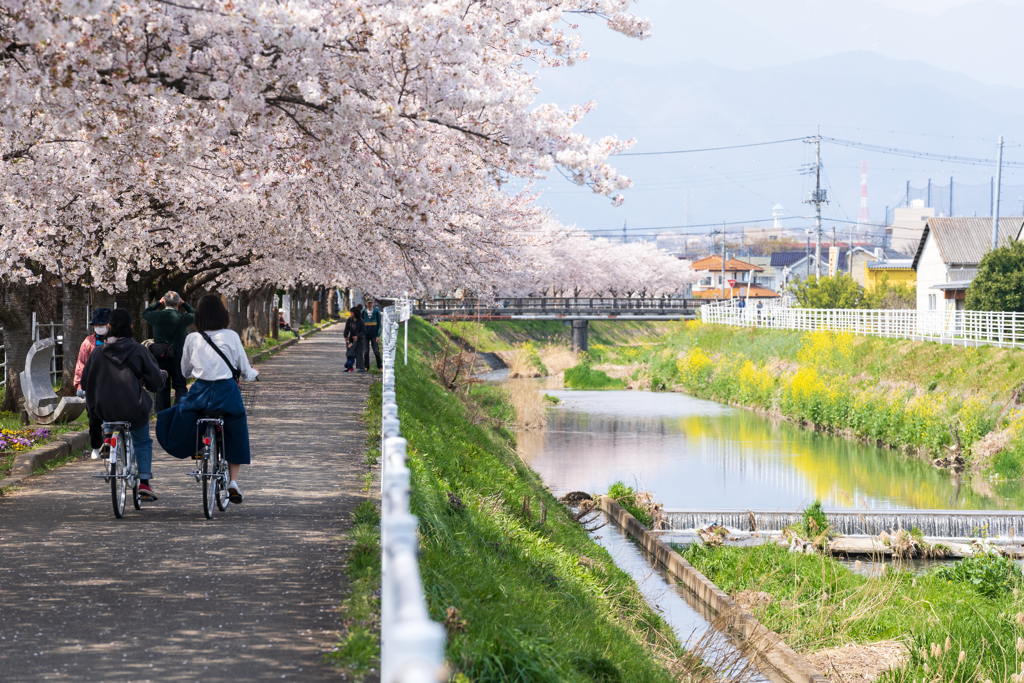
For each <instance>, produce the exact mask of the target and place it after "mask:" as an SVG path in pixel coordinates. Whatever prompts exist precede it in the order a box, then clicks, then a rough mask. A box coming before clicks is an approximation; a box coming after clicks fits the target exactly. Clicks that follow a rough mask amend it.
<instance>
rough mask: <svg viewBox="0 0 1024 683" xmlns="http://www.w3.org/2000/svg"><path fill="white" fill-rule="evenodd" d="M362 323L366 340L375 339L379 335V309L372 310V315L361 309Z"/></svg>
mask: <svg viewBox="0 0 1024 683" xmlns="http://www.w3.org/2000/svg"><path fill="white" fill-rule="evenodd" d="M363 322H364V323H365V324H366V338H367V339H376V338H377V335H379V334H380V309H379V308H374V309H373V313H370V309H368V308H365V309H363Z"/></svg>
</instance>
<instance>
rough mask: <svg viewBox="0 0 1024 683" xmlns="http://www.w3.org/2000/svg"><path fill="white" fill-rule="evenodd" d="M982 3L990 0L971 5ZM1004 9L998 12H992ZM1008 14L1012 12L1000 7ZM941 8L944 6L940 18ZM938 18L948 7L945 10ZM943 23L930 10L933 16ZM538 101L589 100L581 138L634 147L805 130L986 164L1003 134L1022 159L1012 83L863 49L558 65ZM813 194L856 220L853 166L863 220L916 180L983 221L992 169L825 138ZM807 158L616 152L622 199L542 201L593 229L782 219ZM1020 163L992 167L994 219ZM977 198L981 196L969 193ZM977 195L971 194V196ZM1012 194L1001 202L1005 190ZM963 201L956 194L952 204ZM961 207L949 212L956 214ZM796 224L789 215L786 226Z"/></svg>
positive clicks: (709, 143) (720, 142)
mask: <svg viewBox="0 0 1024 683" xmlns="http://www.w3.org/2000/svg"><path fill="white" fill-rule="evenodd" d="M979 4H982V5H993V4H997V3H979ZM1004 7H1005V6H1000V8H997V9H999V10H1000V11H1002V8H1004ZM1009 9H1013V8H1009ZM951 11H954V10H951ZM947 14H948V13H947ZM940 16H942V15H940ZM541 87H542V92H541V95H540V97H539V101H554V102H557V103H559V104H563V105H568V104H572V103H578V102H583V101H587V100H595V101H596V102H597V103H598V108H597V109H596V110H595V111H594V112H593V113H592V114H591V115H590V116H588V117H587V119H586V122H585V124H584V125H583V126H582V127H581V131H582V132H584V133H586V134H587V135H590V136H592V137H598V136H600V135H606V134H617V135H619V136H620V137H635V138H637V139H638V144H637V146H636V147H635V148H634V150H633V151H634V152H655V151H664V150H676V149H696V148H705V147H717V146H726V145H737V144H747V143H757V142H764V141H770V140H779V139H785V138H796V137H802V136H808V135H813V134H814V132H815V130H816V127H817V126H818V125H820V126H821V133H822V135H823V136H827V137H833V138H840V139H844V140H851V141H858V142H864V143H870V144H876V145H885V146H891V147H898V148H904V149H911V150H922V151H929V152H935V153H940V154H951V155H959V156H970V157H981V158H986V159H989V158H991V159H994V158H995V151H996V150H995V140H996V138H997V137H998V136H999V135H1004V136H1006V139H1007V141H1012V143H1013V144H1017V145H1018V146H1014V147H1011V146H1007V148H1006V152H1005V155H1004V159H1006V160H1016V161H1024V152H1022V150H1021V149H1020V147H1019V143H1020V142H1021V141H1024V89H1018V88H1011V87H1006V86H992V85H985V84H983V83H980V82H978V81H976V80H974V79H971V78H969V77H967V76H964V75H963V74H958V73H953V72H950V71H945V70H943V69H939V68H937V67H933V66H928V65H926V64H924V63H922V62H920V61H903V60H897V59H892V58H889V57H883V56H881V55H879V54H876V53H872V52H865V51H858V52H847V53H843V54H838V55H833V56H828V57H822V58H820V59H814V60H808V61H803V62H798V63H794V64H786V65H779V66H770V67H764V68H758V69H754V70H750V71H739V70H734V69H728V68H723V67H720V66H716V65H714V64H712V63H711V62H708V61H690V62H685V63H681V64H674V65H671V66H643V65H634V64H626V63H623V62H620V61H615V60H608V59H592V60H589V61H587V62H585V63H583V64H580V65H577V66H575V67H572V68H570V69H554V70H550V71H546V72H543V75H542V78H541ZM822 157H823V163H824V166H825V170H826V186H827V187H828V189H830V191H831V193H832V195H833V198H834V200H835V201H834V202H833V203H832V204H830V205H829V206H828V208H827V215H828V216H829V217H833V218H841V219H848V220H856V218H857V212H858V202H859V196H860V187H859V185H860V162H861V161H862V160H867V161H868V173H869V181H868V185H869V198H870V209H871V214H872V217H873V218H875V219H877V220H881V219H882V217H883V213H884V210H885V206H886V205H889V206H893V205H895V204H896V203H897V202H899V201H900V199H901V198H902V197H903V195H904V191H905V187H906V182H907V181H908V180H910V181H911V182H912V183H914V184H915V185H922V184H924V183H926V182H927V180H928V179H929V178H932V179H933V182H934V183H935V184H936V185H939V184H943V185H946V184H948V182H949V178H950V176H955V178H956V181H957V182H958V183H967V184H972V183H973V184H977V185H978V186H979V187H978V191H977V192H975V193H974V194H973V195H972V197H974V199H973V200H972V201H973V202H974V203H975V204H981V203H984V207H983V208H979V209H967V208H966V205H965V204H964V203H963V201H955V202H954V204H955V206H956V205H959V208H960V209H961V211H964V210H966V211H967V212H968V213H970V212H971V211H973V210H978V212H979V214H986V213H988V205H987V200H985V201H984V202H982V199H981V197H982V196H983V195H984V197H987V189H985V188H984V187H982V185H983V184H984V183H988V182H989V178H990V177H991V176H992V175H994V174H995V170H994V168H992V167H987V166H977V165H954V164H949V163H938V162H934V161H928V160H922V159H913V158H906V157H900V156H890V155H882V154H878V153H875V152H868V151H865V150H861V149H851V148H848V147H841V146H836V145H834V144H824V145H823V147H822ZM812 161H813V154H812V150H811V146H810V145H806V144H802V143H800V142H790V143H786V144H780V145H771V146H764V147H751V148H746V149H739V150H728V151H719V152H707V153H698V154H686V155H678V156H645V157H619V158H617V159H614V160H613V163H614V164H615V166H616V167H617V168H619V169H620V170H621V171H623V172H625V173H626V174H627V175H629V176H630V177H632V178H634V180H635V182H636V186H635V188H634V189H632V190H629V191H627V192H626V197H627V202H626V205H625V206H623V207H621V208H620V209H611V208H609V207H608V205H607V202H605V201H604V200H603V199H600V198H595V197H593V196H590V195H587V194H586V193H585V192H582V191H580V190H578V189H577V190H572V189H570V186H568V185H567V184H565V183H560V182H554V183H552V191H551V193H550V194H549V195H547V197H546V201H547V202H548V204H549V205H550V206H551V207H552V208H553V209H554V210H555V211H556V213H558V215H559V216H560V217H561V218H562V220H563V221H566V222H575V223H578V224H579V225H581V226H582V227H587V228H593V229H620V228H621V225H622V221H623V220H624V219H628V221H629V222H630V224H632V225H635V226H638V227H649V226H669V225H682V224H685V223H686V222H687V220H686V214H687V198H686V197H687V188H690V189H689V214H690V220H689V223H690V224H691V225H692V224H700V223H710V222H714V221H722V220H727V221H733V220H748V219H754V218H769V217H770V216H771V208H772V206H773V205H774V204H775V203H776V202H779V203H781V204H782V205H783V206H784V207H785V208H786V209H787V210H788V212H789V214H790V215H803V214H806V213H807V212H808V211H809V208H810V207H808V206H806V205H802V204H801V200H802V199H804V198H805V197H806V193H807V191H808V189H809V188H810V185H809V184H808V182H809V180H810V179H809V177H808V176H802V175H800V173H799V169H800V167H801V165H804V164H808V163H810V162H812ZM1021 171H1024V169H1010V168H1004V187H1005V190H1006V191H1005V193H1004V200H1005V201H1006V202H1007V203H1005V204H1004V207H1007V208H1004V211H1003V213H1004V214H1007V213H1009V209H1013V212H1014V213H1017V214H1020V206H1021V204H1020V201H1021V200H1019V199H1018V195H1022V196H1024V173H1022V172H1021ZM982 190H984V192H982ZM975 195H976V196H975ZM1010 195H1012V197H1011V196H1010ZM962 199H964V200H966V197H964V198H962ZM961 211H958V213H960V212H961ZM798 223H799V224H800V225H803V224H804V223H806V222H804V223H800V222H799V221H797V222H794V223H792V224H793V225H796V224H798Z"/></svg>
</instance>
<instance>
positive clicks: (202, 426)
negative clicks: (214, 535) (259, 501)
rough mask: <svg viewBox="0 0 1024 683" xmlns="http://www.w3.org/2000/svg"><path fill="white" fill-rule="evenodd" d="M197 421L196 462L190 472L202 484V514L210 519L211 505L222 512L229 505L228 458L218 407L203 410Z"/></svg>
mask: <svg viewBox="0 0 1024 683" xmlns="http://www.w3.org/2000/svg"><path fill="white" fill-rule="evenodd" d="M202 415H203V416H202V417H200V418H199V421H198V423H197V424H198V434H197V436H196V438H197V439H199V440H201V442H202V446H199V444H198V443H197V444H196V455H194V456H192V457H193V458H194V459H197V460H199V461H200V463H199V466H198V467H197V468H196V469H195V470H193V471H192V472H191V475H192V476H193V477H195V479H196V482H198V483H200V484H202V488H203V515H205V517H206V519H213V507H214V505H216V506H217V509H218V510H220V511H221V512H224V511H225V510H227V508H228V491H227V486H228V462H227V460H225V459H224V419H223V418H224V415H225V413H223V412H220V411H214V412H203V414H202Z"/></svg>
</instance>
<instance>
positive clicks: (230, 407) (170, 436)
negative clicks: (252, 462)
mask: <svg viewBox="0 0 1024 683" xmlns="http://www.w3.org/2000/svg"><path fill="white" fill-rule="evenodd" d="M214 410H217V411H221V412H223V413H226V415H224V417H223V418H222V419H223V420H224V458H225V459H226V460H227V461H228V462H229V463H231V464H233V465H248V464H249V424H248V423H247V422H246V419H245V407H244V406H243V405H242V392H241V391H239V390H238V384H236V383H235V381H234V380H233V379H219V380H217V381H216V382H208V381H206V380H204V379H197V380H196V381H195V383H194V384H193V385H192V387H191V388H190V389H189V392H188V394H186V395H185V397H184V398H183V399H181V400H180V401H179V402H178V403H176V404H174V405H173V406H171V407H170V408H168V409H167V410H162V411H160V412H159V413H157V415H156V438H157V441H159V442H160V446H161V447H162V448H163V449H164V450H165V451H167V452H168V453H170V454H171V455H173V456H174V457H175V458H182V459H184V458H189V457H192V454H193V453H195V452H196V450H197V448H198V443H199V429H198V426H197V422H198V420H199V418H201V417H202V416H203V415H202V413H203V411H214Z"/></svg>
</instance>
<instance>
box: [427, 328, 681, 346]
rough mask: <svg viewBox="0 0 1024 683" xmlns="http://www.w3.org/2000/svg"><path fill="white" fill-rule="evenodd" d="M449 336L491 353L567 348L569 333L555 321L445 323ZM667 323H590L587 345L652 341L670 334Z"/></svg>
mask: <svg viewBox="0 0 1024 683" xmlns="http://www.w3.org/2000/svg"><path fill="white" fill-rule="evenodd" d="M442 325H443V326H444V329H445V330H446V331H448V332H449V334H451V335H453V336H456V337H458V338H460V339H462V340H464V341H466V342H468V343H469V344H472V345H473V347H474V348H475V349H476V350H477V351H481V352H483V353H493V352H496V351H514V350H515V349H516V348H517V347H518V346H520V345H522V344H525V343H527V342H534V343H539V344H542V345H544V344H556V345H562V346H568V345H569V344H570V343H571V342H572V329H571V328H570V327H569V324H568V322H561V321H557V320H516V321H505V320H495V321H488V322H483V323H476V322H466V321H463V322H445V323H442ZM671 327H672V326H671V324H670V323H660V322H649V321H639V322H635V321H634V322H630V321H626V320H623V321H614V322H613V321H604V320H591V321H590V325H589V341H590V345H591V346H594V345H597V346H619V345H623V344H634V343H637V342H642V341H654V340H657V339H659V338H660V337H662V336H664V335H665V334H666V333H668V332H669V331H670V330H671Z"/></svg>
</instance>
